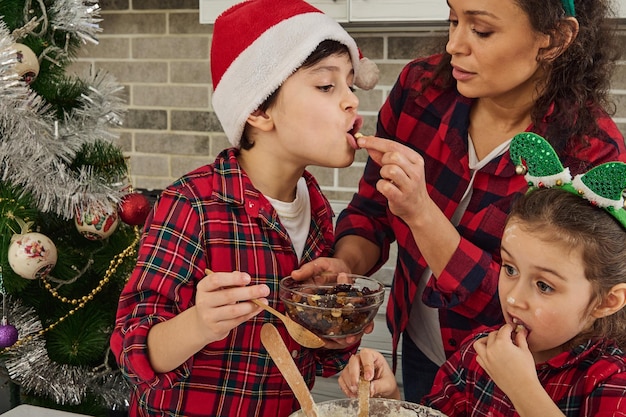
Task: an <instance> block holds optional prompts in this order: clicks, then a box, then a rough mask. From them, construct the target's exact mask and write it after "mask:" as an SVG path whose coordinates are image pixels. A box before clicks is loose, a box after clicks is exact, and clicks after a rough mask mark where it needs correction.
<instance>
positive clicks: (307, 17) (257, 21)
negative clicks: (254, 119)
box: [211, 0, 378, 146]
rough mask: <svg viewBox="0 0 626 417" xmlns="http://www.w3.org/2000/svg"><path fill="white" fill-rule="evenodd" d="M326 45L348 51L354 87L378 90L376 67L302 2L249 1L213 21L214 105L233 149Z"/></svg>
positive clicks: (344, 35) (328, 21)
mask: <svg viewBox="0 0 626 417" xmlns="http://www.w3.org/2000/svg"><path fill="white" fill-rule="evenodd" d="M324 40H335V41H337V42H340V43H342V44H344V45H346V46H347V47H348V49H349V51H350V58H351V59H352V65H353V67H354V71H355V85H356V86H357V87H359V88H362V89H366V90H369V89H371V88H373V87H374V86H375V85H376V82H377V81H378V68H377V67H376V64H374V63H373V62H372V61H369V60H367V59H366V58H363V60H361V55H360V51H359V49H358V47H357V45H356V42H355V41H354V39H353V38H352V37H351V36H350V35H349V34H348V33H347V32H346V31H345V29H343V28H342V27H341V25H340V24H339V23H337V22H336V21H335V20H334V19H333V18H331V17H330V16H327V15H325V14H324V13H323V12H322V11H320V10H318V9H316V8H315V7H313V6H311V5H310V4H308V3H306V2H304V1H301V0H248V1H244V2H242V3H239V4H236V5H235V6H233V7H231V8H229V9H228V10H226V11H225V12H224V13H222V14H221V15H220V16H219V17H218V18H217V20H216V21H215V25H214V28H213V41H212V45H211V75H212V77H213V90H214V91H213V98H212V104H213V109H214V110H215V113H216V114H217V117H218V118H219V120H220V122H221V124H222V127H223V128H224V132H225V133H226V136H227V137H228V140H229V141H230V143H231V144H232V145H233V146H239V143H240V140H241V135H242V132H243V129H244V126H245V123H246V119H247V118H248V116H249V115H250V114H251V113H252V112H253V111H255V110H256V109H258V108H259V106H260V105H261V104H262V103H263V102H264V101H265V100H266V99H267V98H268V97H269V96H270V95H271V94H272V93H273V92H274V91H276V90H277V89H278V87H280V86H281V85H282V83H283V82H284V81H285V80H286V79H287V78H288V77H289V76H290V75H291V74H293V73H294V72H295V71H296V70H297V69H298V68H300V66H301V65H302V63H303V62H304V61H305V60H306V59H307V58H308V57H309V55H310V54H311V53H312V52H313V51H314V50H315V49H316V48H317V46H318V45H319V44H320V43H321V42H322V41H324ZM361 62H363V65H360V64H361Z"/></svg>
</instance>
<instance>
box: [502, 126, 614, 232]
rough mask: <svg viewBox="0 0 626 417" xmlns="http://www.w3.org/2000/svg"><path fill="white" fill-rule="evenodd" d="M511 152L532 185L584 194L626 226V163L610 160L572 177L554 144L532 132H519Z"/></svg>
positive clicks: (518, 168) (592, 202)
mask: <svg viewBox="0 0 626 417" xmlns="http://www.w3.org/2000/svg"><path fill="white" fill-rule="evenodd" d="M509 152H510V153H511V160H512V161H513V163H514V164H515V165H516V166H515V172H516V173H517V174H519V175H524V178H525V179H526V181H528V185H529V186H530V187H537V188H540V187H559V188H562V189H563V190H566V191H569V192H570V193H572V194H576V195H578V196H581V197H583V198H585V199H587V200H589V201H590V202H591V204H593V205H594V206H598V207H602V208H603V209H604V210H606V211H607V212H608V213H609V214H610V215H611V216H613V217H615V218H616V219H617V220H618V221H619V222H620V224H621V225H622V226H623V227H624V228H625V229H626V209H624V195H623V194H624V190H625V189H626V163H623V162H618V161H616V162H606V163H604V164H601V165H598V166H596V167H594V168H592V169H590V170H589V171H587V172H586V173H585V174H578V175H576V176H575V177H574V178H572V176H571V174H570V171H569V168H563V165H562V164H561V162H560V161H559V157H558V155H557V154H556V152H555V151H554V149H553V148H552V146H550V144H549V143H548V142H547V141H546V140H545V139H544V138H542V137H541V136H539V135H536V134H534V133H531V132H524V133H520V134H518V135H516V136H515V137H514V138H513V140H512V141H511V146H510V150H509ZM524 163H525V165H524ZM531 190H532V188H531Z"/></svg>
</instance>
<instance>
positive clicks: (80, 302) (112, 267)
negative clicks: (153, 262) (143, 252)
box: [0, 227, 140, 355]
mask: <svg viewBox="0 0 626 417" xmlns="http://www.w3.org/2000/svg"><path fill="white" fill-rule="evenodd" d="M134 230H135V238H134V239H133V241H132V242H131V244H130V245H129V246H128V247H127V248H126V249H124V250H123V251H122V252H120V253H118V254H117V255H115V256H114V257H113V259H111V261H110V262H109V268H108V269H107V270H106V272H105V273H104V277H103V278H102V279H101V280H100V282H99V283H98V286H97V287H96V288H94V289H93V290H91V292H90V293H89V295H84V296H82V297H81V298H74V299H71V300H70V299H68V298H67V297H62V296H60V295H59V293H58V292H57V291H56V290H54V289H53V288H52V285H51V284H50V283H49V282H48V281H47V280H46V279H45V278H42V281H43V282H44V286H45V288H46V289H47V290H48V291H49V292H50V294H51V295H52V296H53V297H54V298H56V299H57V300H60V301H61V302H63V303H66V304H72V305H77V307H75V308H73V309H72V310H70V311H68V312H67V314H65V315H64V316H63V317H60V318H59V319H58V320H57V321H56V322H55V323H52V324H51V325H49V326H48V327H46V328H45V329H41V330H39V331H38V332H36V333H34V334H31V335H28V336H26V337H24V338H22V339H19V340H18V341H17V342H15V344H14V345H13V346H9V347H6V348H4V349H2V350H1V351H0V355H1V354H4V353H6V352H8V351H10V350H14V349H17V348H18V347H20V346H22V345H24V344H26V343H27V342H30V341H31V340H33V339H34V338H35V336H43V335H44V334H45V333H46V332H48V331H50V330H52V329H54V328H55V327H56V326H58V325H59V324H60V323H61V322H63V321H64V320H65V319H66V318H68V317H69V316H71V315H73V314H74V313H75V312H76V311H78V310H79V309H81V308H83V307H85V305H86V304H87V302H88V301H91V300H93V297H94V296H95V295H96V294H97V293H99V292H100V291H102V288H104V286H105V285H106V284H107V283H108V282H109V281H110V280H111V276H113V274H115V273H116V272H117V268H118V267H119V266H120V265H121V264H122V262H124V259H125V258H127V257H129V256H133V255H135V253H136V250H135V247H136V246H137V243H139V238H140V233H139V228H138V227H135V228H134Z"/></svg>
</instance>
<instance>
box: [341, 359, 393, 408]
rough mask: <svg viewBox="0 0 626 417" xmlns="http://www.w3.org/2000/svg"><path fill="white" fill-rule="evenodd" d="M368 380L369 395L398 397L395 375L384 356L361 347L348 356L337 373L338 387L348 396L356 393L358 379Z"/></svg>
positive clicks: (353, 395)
mask: <svg viewBox="0 0 626 417" xmlns="http://www.w3.org/2000/svg"><path fill="white" fill-rule="evenodd" d="M361 375H363V378H364V379H365V380H366V381H370V397H384V398H394V399H397V400H399V399H400V390H399V389H398V383H397V381H396V376H395V375H394V374H393V372H392V371H391V367H390V366H389V364H388V363H387V360H386V359H385V357H384V356H383V355H382V354H381V353H380V352H378V351H376V350H373V349H368V348H362V349H361V351H360V352H359V353H357V354H355V355H353V356H352V357H351V358H350V361H349V362H348V365H346V367H345V368H344V369H343V371H341V374H340V375H339V387H340V388H341V390H342V391H343V392H344V394H346V395H347V396H348V397H353V398H354V397H356V396H357V395H358V386H359V379H360V378H361Z"/></svg>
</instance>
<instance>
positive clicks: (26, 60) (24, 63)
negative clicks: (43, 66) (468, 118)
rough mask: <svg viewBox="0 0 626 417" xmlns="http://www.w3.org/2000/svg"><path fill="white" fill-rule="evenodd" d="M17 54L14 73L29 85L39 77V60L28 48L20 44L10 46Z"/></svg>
mask: <svg viewBox="0 0 626 417" xmlns="http://www.w3.org/2000/svg"><path fill="white" fill-rule="evenodd" d="M11 48H12V49H15V51H16V53H17V63H16V64H15V72H17V75H19V76H20V79H22V81H24V82H26V84H31V83H32V82H33V81H35V79H36V78H37V76H38V75H39V59H38V58H37V55H35V53H34V52H33V50H32V49H30V48H29V47H28V46H26V45H23V44H21V43H14V44H13V45H11Z"/></svg>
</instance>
